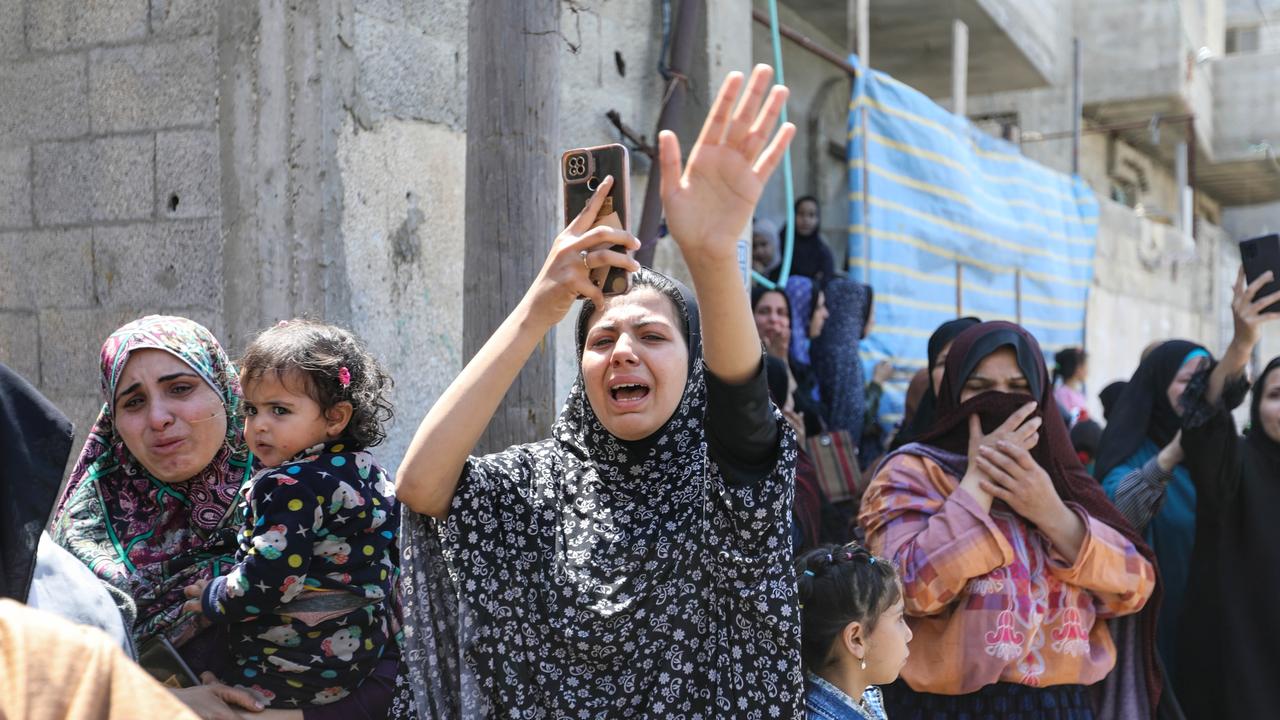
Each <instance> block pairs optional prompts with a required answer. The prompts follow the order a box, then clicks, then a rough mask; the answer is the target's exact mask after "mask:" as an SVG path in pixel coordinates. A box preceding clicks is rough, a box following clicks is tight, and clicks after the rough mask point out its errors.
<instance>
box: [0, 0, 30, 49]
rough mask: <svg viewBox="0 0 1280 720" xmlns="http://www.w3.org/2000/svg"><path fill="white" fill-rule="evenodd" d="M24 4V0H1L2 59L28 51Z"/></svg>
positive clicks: (0, 34)
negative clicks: (23, 22)
mask: <svg viewBox="0 0 1280 720" xmlns="http://www.w3.org/2000/svg"><path fill="white" fill-rule="evenodd" d="M22 4H23V2H22V0H0V60H10V59H13V58H16V57H19V56H21V55H23V54H25V53H26V52H27V38H26V34H25V31H24V30H23V26H22Z"/></svg>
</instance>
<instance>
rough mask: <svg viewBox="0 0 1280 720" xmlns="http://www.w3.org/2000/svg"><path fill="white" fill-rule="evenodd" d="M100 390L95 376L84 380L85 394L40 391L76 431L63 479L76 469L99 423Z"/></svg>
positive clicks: (100, 409)
mask: <svg viewBox="0 0 1280 720" xmlns="http://www.w3.org/2000/svg"><path fill="white" fill-rule="evenodd" d="M99 388H100V384H99V381H98V376H97V375H94V376H93V377H87V378H84V391H83V392H74V393H66V392H64V393H50V392H48V391H46V390H45V389H44V388H41V389H40V392H42V393H44V394H45V397H48V398H49V400H50V401H52V402H53V404H54V406H55V407H57V408H58V409H59V410H61V411H62V414H63V415H66V416H67V419H68V420H70V421H71V428H72V430H74V431H75V439H74V440H72V441H71V452H70V453H68V454H67V464H66V467H65V468H64V469H63V477H66V476H67V474H69V473H70V472H71V470H72V469H74V467H75V461H76V459H77V458H79V457H80V451H81V450H83V449H84V442H85V440H87V439H88V438H89V430H90V429H91V428H92V427H93V424H94V423H95V422H97V420H98V414H99V413H101V412H102V391H101V390H100V389H99Z"/></svg>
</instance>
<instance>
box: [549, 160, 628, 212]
mask: <svg viewBox="0 0 1280 720" xmlns="http://www.w3.org/2000/svg"><path fill="white" fill-rule="evenodd" d="M630 165H631V162H630V158H629V157H628V155H627V149H626V148H625V147H623V146H621V145H616V144H615V145H600V146H597V147H589V148H578V149H575V150H570V151H568V152H566V153H565V154H564V155H562V156H561V158H560V177H561V181H562V184H563V186H564V224H565V225H568V224H569V223H571V222H573V219H574V218H576V217H578V214H579V213H581V212H582V209H583V208H585V207H586V206H587V202H589V201H590V200H591V195H592V194H594V193H595V190H596V188H597V187H598V183H599V182H600V181H601V180H604V179H605V178H606V177H608V176H609V175H612V176H613V187H612V188H611V189H610V190H609V197H610V199H611V200H612V201H613V209H614V211H615V212H617V213H618V219H619V221H620V222H621V223H622V229H623V230H627V229H629V228H630V223H631V218H630V217H629V215H630V211H631V206H630V202H629V201H630V197H629V193H628V189H629V187H630V182H629V180H630V177H631V167H630Z"/></svg>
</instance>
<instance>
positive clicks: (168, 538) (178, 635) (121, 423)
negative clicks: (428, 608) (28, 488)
mask: <svg viewBox="0 0 1280 720" xmlns="http://www.w3.org/2000/svg"><path fill="white" fill-rule="evenodd" d="M352 366H353V367H355V365H354V363H352ZM335 374H336V373H335ZM102 390H103V394H104V397H105V399H106V402H105V404H104V405H103V408H102V411H101V413H100V415H99V418H98V421H97V422H96V423H95V425H94V427H93V429H92V430H91V431H90V434H89V438H88V441H87V442H86V444H85V448H84V450H83V451H82V452H81V455H80V457H79V459H78V460H77V462H76V465H75V469H74V470H73V471H72V473H71V477H70V479H69V481H68V484H67V488H66V491H65V493H64V496H63V499H62V502H61V504H60V506H59V509H58V511H57V513H56V514H55V516H54V520H53V534H54V537H55V539H56V540H57V541H58V542H59V543H60V544H62V545H63V546H65V547H66V548H67V549H68V550H70V551H71V553H72V554H73V555H75V556H76V557H77V558H79V559H80V561H81V562H83V563H85V564H86V565H88V566H89V568H90V569H92V570H93V571H94V572H95V573H96V574H97V575H98V577H99V578H100V579H101V580H102V581H103V582H105V583H107V584H108V585H110V586H112V587H113V588H116V589H117V590H119V591H120V594H121V595H123V596H127V597H128V598H129V599H131V602H130V603H126V605H127V607H126V608H125V611H126V616H127V618H128V621H129V625H130V626H131V629H132V633H133V641H134V644H135V646H136V647H137V648H138V652H139V655H140V660H141V662H143V664H144V665H149V664H150V663H152V662H154V661H153V658H155V657H157V656H163V655H164V653H165V648H162V647H161V646H168V647H172V648H176V650H177V653H178V654H180V655H181V657H182V659H183V661H185V662H186V664H187V665H188V666H190V668H191V669H192V670H193V671H194V672H195V673H197V674H201V676H202V677H203V678H204V680H205V681H206V684H205V685H202V686H199V687H194V688H188V689H185V690H179V691H176V692H177V694H178V695H179V697H180V698H181V699H182V700H183V701H184V702H186V703H187V704H188V705H190V706H191V707H192V708H193V709H195V710H196V711H197V712H198V713H199V714H200V715H201V717H203V718H206V719H209V718H213V719H216V720H222V719H223V718H227V719H228V720H234V719H235V718H238V717H239V715H238V714H237V712H236V711H237V710H244V711H249V712H251V713H252V712H257V711H260V710H262V709H263V707H264V706H265V705H266V703H264V702H263V700H264V699H265V698H262V697H255V696H254V695H253V694H252V693H250V692H249V691H247V690H245V689H242V688H235V687H231V686H230V685H231V684H232V683H234V684H239V685H242V687H243V688H249V687H251V684H246V683H242V682H239V678H233V677H231V676H230V674H229V672H230V670H231V666H232V665H234V653H233V652H232V647H231V643H232V642H233V641H238V640H239V639H240V636H238V635H237V636H236V637H230V635H231V634H230V633H228V632H226V631H222V632H219V631H218V626H211V625H210V622H209V620H208V619H206V618H205V617H204V614H203V613H201V612H198V608H192V607H191V606H189V605H187V606H186V607H184V605H186V604H187V602H188V600H189V596H188V593H189V592H190V591H187V588H188V587H195V588H199V587H203V586H205V585H207V584H208V583H209V582H210V581H211V580H213V579H215V578H225V577H227V576H228V574H229V573H230V572H231V571H232V570H233V569H234V568H235V567H236V562H237V551H238V549H239V545H240V541H241V540H242V538H241V537H240V536H241V533H242V531H245V530H246V528H245V525H246V522H247V518H248V515H247V512H246V511H247V510H248V509H249V508H248V505H247V503H246V500H247V499H248V498H249V497H250V487H251V478H253V477H254V473H255V471H256V470H258V469H259V461H258V459H257V458H256V457H255V456H254V454H253V452H252V451H251V449H250V443H249V442H248V441H247V439H246V437H245V422H244V409H243V394H242V392H241V385H240V380H239V377H238V376H237V374H236V371H235V369H234V366H233V365H232V363H231V362H230V360H229V359H228V358H227V356H226V353H224V352H223V350H222V347H221V346H220V345H219V344H218V342H217V340H216V339H214V337H213V335H212V334H210V333H209V331H208V330H207V329H205V328H204V327H203V326H201V325H199V324H198V323H195V322H193V321H191V320H188V319H186V318H180V317H165V316H149V317H145V318H142V319H140V320H137V321H134V322H132V323H129V324H127V325H125V326H124V327H122V328H120V329H119V330H117V331H116V332H114V333H112V335H111V337H110V338H108V339H107V341H106V343H104V345H103V348H102ZM273 412H274V410H273ZM288 459H289V458H287V457H286V458H282V459H281V461H282V462H283V461H284V460H288ZM273 462H274V461H273ZM286 502H287V501H286ZM253 535H254V533H253V532H251V531H250V532H249V533H248V535H246V536H245V538H243V539H245V540H246V541H250V540H251V538H252V536H253ZM251 546H252V544H251V543H250V547H251ZM242 555H243V552H242ZM241 560H243V557H242V558H241ZM320 569H321V568H320V564H319V563H316V567H315V568H314V569H313V572H312V576H313V577H315V578H316V579H317V580H316V582H318V583H320V582H324V580H323V577H324V576H323V574H322V573H321V572H320ZM224 582H225V580H224ZM223 627H226V626H223ZM385 645H386V646H387V647H386V650H388V651H390V652H383V653H382V659H381V660H380V661H378V662H377V663H376V665H371V666H370V667H369V669H370V670H371V671H372V672H371V673H370V674H369V675H368V677H366V678H364V682H363V683H362V684H361V685H360V687H359V689H358V690H357V691H356V692H355V693H354V694H353V695H352V696H350V697H348V698H346V699H343V700H339V701H338V702H336V703H334V704H332V705H328V706H325V707H324V708H308V709H306V710H305V714H304V712H303V711H298V710H293V711H288V710H286V711H283V712H282V713H281V714H280V715H279V716H280V717H307V718H324V717H328V716H329V715H326V714H325V713H337V715H334V716H337V717H351V718H361V717H384V716H385V714H386V707H387V705H388V704H389V703H390V701H391V695H392V688H393V685H394V682H395V678H396V671H397V666H398V656H397V653H396V652H395V644H394V643H386V644H385ZM158 647H160V648H161V649H159V650H156V648H158ZM173 665H175V666H176V663H173ZM152 669H154V666H152ZM210 673H213V674H210ZM215 675H216V676H218V677H223V679H229V680H230V683H228V684H225V685H224V684H222V683H220V682H216V681H214V677H215ZM224 675H225V677H224ZM286 707H289V706H286ZM269 712H274V711H269Z"/></svg>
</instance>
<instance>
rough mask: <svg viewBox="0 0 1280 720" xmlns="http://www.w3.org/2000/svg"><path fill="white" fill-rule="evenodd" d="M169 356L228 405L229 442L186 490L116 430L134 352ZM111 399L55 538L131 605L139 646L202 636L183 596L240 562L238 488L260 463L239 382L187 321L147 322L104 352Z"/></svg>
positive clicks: (125, 330) (213, 344)
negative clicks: (150, 466)
mask: <svg viewBox="0 0 1280 720" xmlns="http://www.w3.org/2000/svg"><path fill="white" fill-rule="evenodd" d="M144 348H150V349H156V350H164V351H165V352H168V353H170V354H172V355H173V356H174V357H176V358H178V359H179V360H181V361H183V362H184V363H186V364H187V365H189V366H190V367H191V369H192V370H194V371H195V372H196V373H197V374H198V375H199V376H200V377H201V378H203V379H204V381H205V382H206V383H208V385H209V387H211V388H213V390H214V392H216V393H218V396H219V397H221V398H222V403H223V406H224V407H225V408H226V414H227V436H226V441H225V442H224V443H223V445H222V447H221V448H219V449H218V451H217V453H216V454H214V456H213V459H212V460H211V461H210V463H209V464H208V465H207V466H206V467H205V468H204V469H203V470H201V471H200V472H199V473H198V474H197V475H195V476H194V477H192V478H191V479H190V480H188V481H187V482H184V483H165V482H161V481H160V480H158V479H156V478H155V477H153V476H152V475H151V473H149V472H148V471H147V469H146V468H145V467H143V466H142V464H141V463H140V462H139V461H138V460H137V459H136V458H134V457H133V454H132V453H130V452H129V449H128V448H127V447H125V444H124V441H123V440H122V439H121V437H120V434H119V432H117V430H116V427H115V420H114V412H113V410H114V408H113V405H114V402H113V398H114V397H115V393H116V390H117V384H118V383H119V381H120V375H121V373H122V372H124V368H125V365H126V364H127V363H128V361H129V357H130V355H131V354H132V353H133V352H134V351H135V350H140V349H144ZM101 362H102V393H103V396H104V397H105V398H106V402H105V403H104V404H103V406H102V410H101V411H100V412H99V414H98V420H97V422H96V423H94V425H93V429H92V430H90V431H89V438H88V440H87V441H86V442H85V445H84V450H82V451H81V452H80V457H79V458H78V459H77V460H76V464H75V469H74V470H72V471H71V477H70V479H69V480H68V482H67V488H66V491H65V492H64V494H63V497H62V501H61V503H60V504H59V507H58V511H57V513H56V514H55V516H54V520H53V536H54V538H55V539H56V540H57V541H58V543H59V544H61V545H62V546H63V547H65V548H67V549H68V550H69V551H71V553H72V554H73V555H75V556H76V557H77V558H79V559H80V561H81V562H83V563H84V564H86V565H88V566H89V568H90V569H92V570H93V571H94V572H95V573H96V574H97V575H98V577H100V578H102V579H103V580H104V581H105V582H107V583H109V584H111V585H113V586H115V587H116V588H119V589H120V590H122V591H123V592H125V593H126V594H128V595H129V596H130V597H132V598H133V600H134V602H135V604H136V605H137V612H138V617H137V621H136V622H135V623H134V627H133V635H134V642H135V643H139V644H141V643H144V642H146V641H147V640H150V639H151V638H152V637H154V636H156V635H158V634H162V635H164V636H165V637H167V638H169V640H170V641H171V642H173V643H174V644H175V645H181V644H182V643H184V642H186V641H187V640H189V639H190V638H191V637H192V636H193V635H194V634H195V633H196V631H197V630H198V628H197V627H196V625H195V623H194V620H195V616H194V615H187V616H185V617H184V616H183V615H182V611H181V607H182V603H183V602H184V601H185V598H184V597H183V594H182V589H183V588H184V587H185V586H187V585H189V584H191V583H193V582H196V581H197V580H201V579H205V578H209V577H212V576H214V575H217V574H219V570H220V568H221V566H222V565H229V564H230V563H231V561H232V559H233V557H234V555H235V549H236V544H235V533H236V532H237V530H238V529H239V527H240V525H241V524H242V521H243V510H242V508H241V503H240V489H241V486H242V485H243V484H244V483H245V481H246V480H248V478H249V476H250V474H251V473H250V470H251V467H252V464H253V456H252V455H251V454H250V452H249V450H248V447H247V445H246V444H245V440H244V421H243V419H242V418H241V416H240V412H239V408H240V381H239V379H238V377H237V376H236V370H235V367H234V366H233V365H232V364H231V361H230V360H229V359H228V358H227V355H226V353H225V352H223V350H222V347H221V346H220V345H219V344H218V341H217V340H216V339H214V337H213V335H212V334H211V333H210V332H209V331H208V330H207V329H205V328H204V326H202V325H200V324H198V323H196V322H193V321H191V320H188V319H186V318H181V317H169V316H162V315H149V316H147V317H144V318H142V319H140V320H135V321H134V322H131V323H129V324H128V325H125V326H124V327H122V328H120V329H119V330H116V331H115V332H114V333H112V334H111V337H109V338H107V341H106V342H105V343H103V345H102V358H101Z"/></svg>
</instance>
